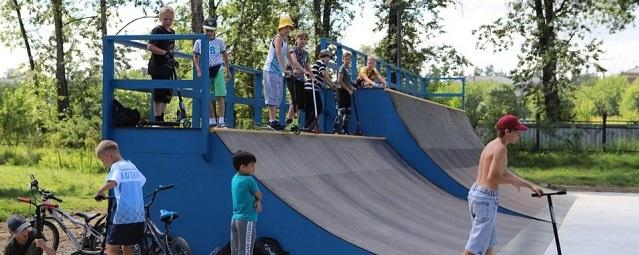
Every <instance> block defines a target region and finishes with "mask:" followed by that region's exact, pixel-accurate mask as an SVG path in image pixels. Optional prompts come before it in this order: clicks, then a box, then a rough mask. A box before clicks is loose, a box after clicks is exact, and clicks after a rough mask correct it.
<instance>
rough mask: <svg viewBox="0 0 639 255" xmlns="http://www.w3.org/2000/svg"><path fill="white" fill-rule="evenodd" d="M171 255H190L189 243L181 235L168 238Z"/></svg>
mask: <svg viewBox="0 0 639 255" xmlns="http://www.w3.org/2000/svg"><path fill="white" fill-rule="evenodd" d="M169 242H170V244H169V245H171V252H172V253H173V255H192V253H191V247H190V246H189V243H188V242H186V240H185V239H184V238H183V237H181V236H174V237H171V239H170V240H169Z"/></svg>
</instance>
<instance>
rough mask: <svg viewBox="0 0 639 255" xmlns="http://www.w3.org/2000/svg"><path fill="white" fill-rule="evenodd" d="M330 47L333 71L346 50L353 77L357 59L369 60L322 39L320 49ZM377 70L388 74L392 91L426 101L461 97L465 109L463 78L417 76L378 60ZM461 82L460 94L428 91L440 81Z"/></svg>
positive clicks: (339, 63)
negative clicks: (332, 48)
mask: <svg viewBox="0 0 639 255" xmlns="http://www.w3.org/2000/svg"><path fill="white" fill-rule="evenodd" d="M330 45H332V46H335V48H336V51H335V61H336V62H335V64H333V63H331V64H329V65H328V66H329V67H330V68H333V69H338V68H339V67H340V66H341V65H342V55H343V53H344V50H348V51H350V52H351V54H352V61H351V63H352V64H351V70H350V72H351V77H357V73H358V67H357V64H358V62H357V59H358V57H363V58H364V63H366V61H367V60H368V54H366V53H363V52H360V51H358V50H355V49H353V48H350V47H348V46H346V45H343V44H341V43H338V42H336V41H333V40H331V39H328V38H321V39H320V49H327V48H328V47H329V46H330ZM376 68H377V70H380V72H382V71H385V73H386V82H387V83H388V85H389V87H390V88H391V89H395V90H397V91H400V92H403V93H406V94H409V95H413V96H416V97H421V98H424V99H429V98H434V97H445V98H451V97H461V101H462V103H461V107H462V108H463V107H464V101H465V94H466V93H465V92H466V78H465V77H462V76H459V77H457V76H453V77H430V76H424V77H422V76H420V75H419V74H415V73H413V72H411V71H408V70H406V69H403V68H397V66H396V65H394V64H391V63H388V62H385V61H383V60H380V59H377V65H376ZM457 80H458V81H460V82H461V83H462V88H461V91H460V92H459V93H435V92H429V91H428V87H429V86H428V85H430V84H431V83H432V82H438V81H457Z"/></svg>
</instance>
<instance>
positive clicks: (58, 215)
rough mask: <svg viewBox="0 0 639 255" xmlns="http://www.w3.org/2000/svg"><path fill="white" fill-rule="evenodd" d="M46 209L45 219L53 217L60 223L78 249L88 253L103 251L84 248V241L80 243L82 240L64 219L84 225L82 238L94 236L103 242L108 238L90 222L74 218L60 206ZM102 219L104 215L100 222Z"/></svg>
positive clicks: (77, 224)
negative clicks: (79, 239)
mask: <svg viewBox="0 0 639 255" xmlns="http://www.w3.org/2000/svg"><path fill="white" fill-rule="evenodd" d="M46 210H47V215H46V216H45V217H44V218H45V219H53V220H54V221H55V222H56V223H57V224H58V226H60V228H61V229H62V231H64V233H65V234H66V235H67V237H68V238H69V240H70V241H71V243H73V246H74V247H75V248H76V250H77V251H82V252H84V253H87V254H100V253H102V251H101V250H95V251H91V250H84V247H83V246H82V243H80V241H78V239H77V238H76V236H75V235H74V234H73V232H71V230H69V228H68V227H67V226H66V225H65V224H64V219H67V220H69V221H70V222H71V223H73V224H74V225H76V226H82V227H83V229H84V231H83V232H82V239H86V238H87V237H89V236H93V237H95V238H96V240H100V241H101V242H104V241H105V239H106V238H105V237H104V236H102V234H101V233H100V232H98V231H97V230H95V229H94V228H93V227H92V226H91V225H90V224H88V223H87V222H82V221H79V220H77V219H75V218H73V217H72V216H71V215H69V214H68V213H67V212H65V211H63V210H61V209H59V208H47V209H46ZM102 219H104V217H102V218H100V219H99V220H98V222H99V221H101V220H102ZM82 239H81V240H82Z"/></svg>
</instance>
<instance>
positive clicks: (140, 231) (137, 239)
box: [107, 222, 144, 245]
mask: <svg viewBox="0 0 639 255" xmlns="http://www.w3.org/2000/svg"><path fill="white" fill-rule="evenodd" d="M142 238H144V222H137V223H129V224H114V225H111V227H109V235H108V236H107V244H111V245H133V244H141V243H142Z"/></svg>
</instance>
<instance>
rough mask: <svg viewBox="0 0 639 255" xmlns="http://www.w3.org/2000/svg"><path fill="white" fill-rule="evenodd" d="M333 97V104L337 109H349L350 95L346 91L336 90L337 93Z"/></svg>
mask: <svg viewBox="0 0 639 255" xmlns="http://www.w3.org/2000/svg"><path fill="white" fill-rule="evenodd" d="M335 97H336V98H335V102H336V103H337V109H341V108H350V107H351V94H349V93H348V90H346V89H343V88H338V89H337V92H335Z"/></svg>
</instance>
